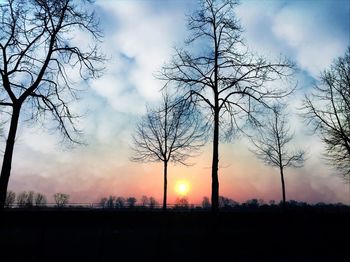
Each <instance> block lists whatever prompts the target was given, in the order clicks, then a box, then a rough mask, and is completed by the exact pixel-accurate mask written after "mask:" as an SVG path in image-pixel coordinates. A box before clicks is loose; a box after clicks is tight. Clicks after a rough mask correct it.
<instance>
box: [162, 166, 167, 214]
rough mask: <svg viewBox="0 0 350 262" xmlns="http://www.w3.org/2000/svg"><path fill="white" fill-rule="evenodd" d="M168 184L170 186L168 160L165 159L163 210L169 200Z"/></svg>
mask: <svg viewBox="0 0 350 262" xmlns="http://www.w3.org/2000/svg"><path fill="white" fill-rule="evenodd" d="M167 186H168V162H167V161H164V195H163V210H164V211H165V210H166V201H167Z"/></svg>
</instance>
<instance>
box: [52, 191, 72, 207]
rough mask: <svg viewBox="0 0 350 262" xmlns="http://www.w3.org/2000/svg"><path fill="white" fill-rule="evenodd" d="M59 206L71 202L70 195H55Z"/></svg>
mask: <svg viewBox="0 0 350 262" xmlns="http://www.w3.org/2000/svg"><path fill="white" fill-rule="evenodd" d="M53 198H54V200H55V203H56V206H57V207H64V206H66V205H67V204H68V202H69V195H67V194H63V193H56V194H54V195H53Z"/></svg>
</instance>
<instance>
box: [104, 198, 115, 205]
mask: <svg viewBox="0 0 350 262" xmlns="http://www.w3.org/2000/svg"><path fill="white" fill-rule="evenodd" d="M114 202H115V197H114V196H109V197H108V200H107V202H106V207H107V208H114V206H115V203H114Z"/></svg>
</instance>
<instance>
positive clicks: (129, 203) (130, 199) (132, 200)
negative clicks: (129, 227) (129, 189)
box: [126, 197, 137, 208]
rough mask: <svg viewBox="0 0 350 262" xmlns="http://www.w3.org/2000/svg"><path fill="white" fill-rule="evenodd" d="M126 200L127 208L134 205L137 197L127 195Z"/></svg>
mask: <svg viewBox="0 0 350 262" xmlns="http://www.w3.org/2000/svg"><path fill="white" fill-rule="evenodd" d="M126 202H127V203H128V207H129V208H134V207H135V204H136V202H137V199H136V198H135V197H128V198H127V199H126Z"/></svg>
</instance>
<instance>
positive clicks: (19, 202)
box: [5, 190, 70, 208]
mask: <svg viewBox="0 0 350 262" xmlns="http://www.w3.org/2000/svg"><path fill="white" fill-rule="evenodd" d="M69 198H70V196H69V195H68V194H64V193H55V194H54V195H53V199H54V201H55V206H56V207H65V206H66V205H67V204H68V203H69ZM47 205H48V201H47V197H46V196H45V195H44V194H42V193H38V192H34V191H22V192H19V193H17V194H16V193H15V192H14V191H12V190H9V191H7V194H6V200H5V207H7V208H9V207H13V206H17V207H21V208H31V207H46V206H47Z"/></svg>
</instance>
